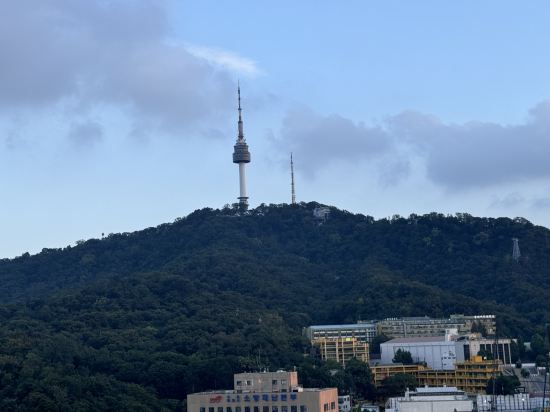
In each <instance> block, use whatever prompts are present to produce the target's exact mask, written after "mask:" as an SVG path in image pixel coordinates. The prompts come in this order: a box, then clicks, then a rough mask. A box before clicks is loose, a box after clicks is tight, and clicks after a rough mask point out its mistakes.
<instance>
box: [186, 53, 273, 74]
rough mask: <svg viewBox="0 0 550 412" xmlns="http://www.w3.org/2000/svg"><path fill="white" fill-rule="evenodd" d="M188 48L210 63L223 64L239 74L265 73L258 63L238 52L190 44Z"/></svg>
mask: <svg viewBox="0 0 550 412" xmlns="http://www.w3.org/2000/svg"><path fill="white" fill-rule="evenodd" d="M186 48H187V50H188V51H189V53H191V54H192V55H194V56H196V57H199V58H201V59H204V60H206V61H208V62H209V63H211V64H213V65H216V66H221V67H223V68H226V69H228V70H230V71H233V72H236V73H238V74H244V75H248V76H258V75H260V74H263V72H262V70H260V68H259V67H258V64H257V63H256V62H255V61H254V60H251V59H249V58H246V57H242V56H239V55H237V54H236V53H233V52H230V51H227V50H221V49H217V48H212V47H203V46H193V45H188V46H187V47H186Z"/></svg>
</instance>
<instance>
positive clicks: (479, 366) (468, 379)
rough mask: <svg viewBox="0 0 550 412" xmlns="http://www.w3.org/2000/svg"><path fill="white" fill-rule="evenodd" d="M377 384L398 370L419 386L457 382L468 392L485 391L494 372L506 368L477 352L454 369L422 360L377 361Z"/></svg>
mask: <svg viewBox="0 0 550 412" xmlns="http://www.w3.org/2000/svg"><path fill="white" fill-rule="evenodd" d="M370 369H371V372H372V375H373V380H374V384H375V386H376V387H380V386H382V384H383V382H384V379H386V378H388V377H390V376H395V375H397V374H407V375H412V376H414V377H415V378H416V381H417V382H418V385H419V386H426V385H427V386H433V387H441V386H455V387H457V388H458V389H460V390H462V391H464V392H466V393H468V394H484V393H485V390H486V388H487V384H488V383H489V381H490V380H491V378H493V375H494V374H495V373H496V374H500V373H501V372H502V369H503V366H502V363H500V362H498V363H496V364H495V362H494V361H492V360H485V359H482V358H481V356H474V357H473V358H472V359H470V360H467V361H462V362H457V363H456V364H455V369H454V370H436V369H432V368H428V367H426V366H424V365H421V364H412V365H403V364H390V365H374V366H371V368H370Z"/></svg>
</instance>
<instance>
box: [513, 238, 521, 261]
mask: <svg viewBox="0 0 550 412" xmlns="http://www.w3.org/2000/svg"><path fill="white" fill-rule="evenodd" d="M512 242H514V247H513V249H512V259H514V260H515V261H516V262H517V261H518V260H519V258H520V257H521V253H520V251H519V239H518V238H517V237H513V238H512Z"/></svg>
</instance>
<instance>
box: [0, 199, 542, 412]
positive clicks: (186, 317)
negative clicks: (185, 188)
mask: <svg viewBox="0 0 550 412" xmlns="http://www.w3.org/2000/svg"><path fill="white" fill-rule="evenodd" d="M315 206H317V204H314V203H311V204H300V205H294V206H288V205H271V206H265V205H262V206H260V207H258V208H256V209H254V210H251V211H250V212H248V213H246V214H241V213H238V212H237V211H236V210H235V209H232V208H224V209H222V210H212V209H203V210H199V211H196V212H194V213H192V214H190V215H189V216H187V217H185V218H182V219H178V220H177V221H175V222H174V223H172V224H163V225H160V226H158V227H155V228H149V229H146V230H143V231H140V232H135V233H122V234H111V235H109V236H107V237H106V238H105V239H101V240H99V239H90V240H87V241H83V242H79V243H80V244H79V245H77V246H74V247H66V248H64V249H44V250H43V251H42V253H40V254H38V255H35V256H30V255H29V254H24V255H22V256H21V257H18V258H16V259H11V260H9V259H3V260H0V410H2V411H10V410H41V411H48V410H71V411H76V410H106V409H109V408H110V409H111V410H121V411H123V410H178V409H183V408H185V403H184V400H185V396H186V394H187V393H190V392H193V391H199V390H205V389H215V388H230V387H231V385H232V374H233V373H234V372H238V371H246V370H256V369H259V368H272V369H273V368H279V367H283V368H293V367H297V368H298V371H299V374H300V375H299V376H300V379H301V380H302V381H303V382H304V384H306V385H311V386H323V385H330V386H338V387H340V388H341V389H342V390H348V391H354V392H355V393H357V394H358V395H359V394H361V395H360V396H364V397H366V398H368V397H369V396H370V395H369V393H370V392H369V391H371V389H372V388H371V386H370V383H369V382H370V381H369V379H368V378H367V379H366V380H363V381H362V380H361V379H359V376H363V375H362V374H361V373H355V372H354V371H356V370H358V371H361V370H362V368H364V366H362V365H357V366H356V367H351V368H350V370H349V371H342V370H338V368H337V367H336V368H335V366H334V365H332V366H331V365H328V366H326V365H322V364H317V363H316V362H317V361H316V360H312V359H308V358H307V357H304V354H307V353H309V345H308V342H307V341H306V340H305V339H304V338H303V337H302V333H301V332H302V328H303V327H304V326H307V325H309V324H323V323H339V322H355V321H357V320H358V319H375V318H385V317H396V316H418V315H429V316H446V315H449V314H450V313H466V314H480V313H494V314H498V315H499V319H498V323H499V325H498V327H499V335H500V336H506V335H508V336H510V335H516V334H517V335H520V336H522V337H524V338H525V339H530V338H531V335H533V334H534V333H538V334H540V335H541V337H543V338H544V339H546V335H545V334H546V331H545V330H544V328H542V327H541V325H544V324H545V323H550V313H549V311H548V310H547V309H545V306H544V305H543V303H544V302H547V301H548V300H549V299H550V276H548V275H549V273H550V253H549V252H550V231H548V230H547V229H545V228H542V227H536V226H533V225H532V224H530V223H529V222H527V221H525V220H523V219H515V220H511V219H485V218H474V217H472V216H469V215H466V214H458V215H455V216H443V215H440V214H435V213H433V214H428V215H424V216H417V215H412V216H410V217H409V218H402V217H399V216H395V217H393V218H391V219H381V220H375V219H373V218H372V217H369V216H363V215H354V214H351V213H348V212H345V211H340V210H337V209H335V208H331V213H330V216H329V218H328V220H327V221H326V222H324V223H321V222H319V221H318V220H316V219H315V218H314V217H313V213H312V211H313V208H314V207H315ZM512 237H517V238H519V239H520V242H521V247H522V258H521V260H520V261H519V262H515V261H514V260H512V259H511V251H512V243H511V240H510V239H511V238H512ZM426 297H429V299H427V298H426ZM543 344H544V340H543ZM535 347H537V344H535ZM518 350H519V349H518ZM329 368H330V369H331V370H336V373H335V374H332V372H331V373H329V374H328V375H330V376H332V378H331V379H332V380H330V379H329V378H328V377H327V376H328V375H327V373H325V372H327V370H328V369H329ZM327 379H329V380H328V381H327ZM18 408H19V409H18Z"/></svg>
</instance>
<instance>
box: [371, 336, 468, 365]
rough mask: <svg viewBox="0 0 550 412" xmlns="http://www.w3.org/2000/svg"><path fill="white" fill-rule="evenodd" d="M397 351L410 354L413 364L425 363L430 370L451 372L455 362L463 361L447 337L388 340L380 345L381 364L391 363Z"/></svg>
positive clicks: (460, 353) (462, 354)
mask: <svg viewBox="0 0 550 412" xmlns="http://www.w3.org/2000/svg"><path fill="white" fill-rule="evenodd" d="M459 346H460V347H459V348H460V349H461V348H462V346H461V345H459ZM398 350H402V351H407V352H410V354H411V356H412V359H413V362H415V363H425V364H426V366H428V367H429V368H431V369H438V370H453V369H454V365H455V363H456V362H460V361H463V360H464V352H463V351H462V352H461V351H457V345H456V342H455V341H453V340H451V339H450V337H449V336H431V337H415V338H396V339H392V340H389V341H387V342H384V343H382V344H381V345H380V351H381V363H383V364H387V363H392V362H393V358H394V357H395V354H396V352H397V351H398Z"/></svg>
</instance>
